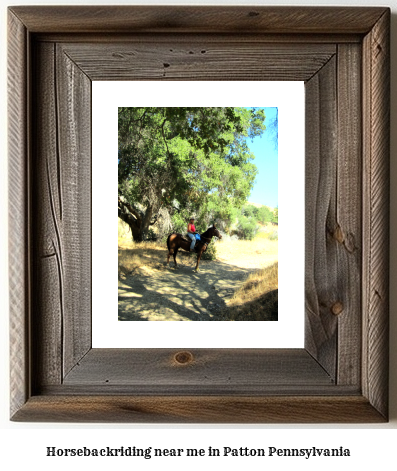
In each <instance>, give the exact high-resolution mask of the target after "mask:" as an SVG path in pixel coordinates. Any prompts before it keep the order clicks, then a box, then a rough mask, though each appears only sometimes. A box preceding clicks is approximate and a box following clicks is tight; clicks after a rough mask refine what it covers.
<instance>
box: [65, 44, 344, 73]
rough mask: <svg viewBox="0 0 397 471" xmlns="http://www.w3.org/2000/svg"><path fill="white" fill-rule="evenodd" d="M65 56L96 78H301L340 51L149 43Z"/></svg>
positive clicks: (78, 49)
mask: <svg viewBox="0 0 397 471" xmlns="http://www.w3.org/2000/svg"><path fill="white" fill-rule="evenodd" d="M63 51H64V54H66V55H67V56H68V57H70V59H71V60H72V61H73V62H75V63H76V65H77V66H78V67H79V68H80V69H81V70H83V71H84V73H85V74H86V75H87V76H88V77H90V79H91V80H225V79H227V80H262V79H263V78H264V77H266V80H301V81H307V80H309V79H310V77H312V76H313V75H314V74H315V73H316V72H317V70H319V69H320V68H321V67H323V65H324V64H325V63H326V62H328V60H329V59H330V57H331V56H332V55H333V54H335V53H336V47H335V45H334V44H331V45H329V44H321V45H318V44H305V45H302V44H272V45H269V44H263V45H262V47H260V48H258V47H257V43H256V42H246V43H244V44H241V43H236V42H234V41H230V40H228V38H222V40H221V41H218V40H215V39H212V40H211V41H208V40H207V41H205V40H202V41H199V42H197V40H196V41H188V40H185V41H184V42H183V43H180V42H175V38H174V37H170V38H168V36H165V37H162V38H161V41H159V42H158V43H155V44H150V42H149V43H148V42H147V41H145V42H142V41H139V40H138V41H137V40H130V42H129V43H128V44H87V45H84V44H67V45H65V46H64V48H63Z"/></svg>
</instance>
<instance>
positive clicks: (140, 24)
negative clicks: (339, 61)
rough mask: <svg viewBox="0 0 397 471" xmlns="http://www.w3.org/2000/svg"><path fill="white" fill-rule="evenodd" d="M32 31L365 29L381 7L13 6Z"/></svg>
mask: <svg viewBox="0 0 397 471" xmlns="http://www.w3.org/2000/svg"><path fill="white" fill-rule="evenodd" d="M12 11H14V12H15V14H16V15H18V17H19V18H21V21H23V23H24V24H25V25H26V26H27V27H28V28H29V30H30V31H32V32H57V33H62V32H67V33H82V32H85V33H89V32H90V33H100V32H108V33H109V32H114V33H118V34H119V33H123V32H127V33H131V31H134V32H137V33H138V32H140V33H143V32H144V33H162V32H167V33H169V32H178V33H211V32H212V33H216V34H220V33H225V32H226V33H233V34H239V33H241V32H250V33H256V32H259V33H261V34H271V33H278V34H281V33H287V34H292V33H302V34H313V33H320V34H327V33H332V34H335V33H341V34H343V33H366V32H368V31H370V30H371V28H372V25H373V24H374V23H375V22H376V21H377V20H378V19H379V18H380V17H381V16H382V14H383V12H384V8H382V7H374V8H368V7H365V8H349V7H326V8H324V7H301V6H299V7H260V6H253V7H232V6H230V7H225V6H212V7H203V6H174V7H169V6H144V7H142V6H141V7H140V6H135V7H128V6H107V7H106V8H104V7H102V6H81V7H70V6H59V7H45V6H41V7H40V6H37V7H29V6H19V7H12Z"/></svg>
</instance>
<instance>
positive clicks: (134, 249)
mask: <svg viewBox="0 0 397 471" xmlns="http://www.w3.org/2000/svg"><path fill="white" fill-rule="evenodd" d="M118 319H119V321H277V320H278V107H119V108H118Z"/></svg>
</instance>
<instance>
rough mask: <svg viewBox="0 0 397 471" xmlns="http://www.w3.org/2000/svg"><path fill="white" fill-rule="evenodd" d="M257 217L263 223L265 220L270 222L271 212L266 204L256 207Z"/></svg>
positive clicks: (271, 218) (271, 219)
mask: <svg viewBox="0 0 397 471" xmlns="http://www.w3.org/2000/svg"><path fill="white" fill-rule="evenodd" d="M257 219H258V221H260V222H261V223H263V224H264V223H265V222H272V221H273V213H272V212H271V211H270V209H269V208H268V207H267V206H261V207H260V208H258V211H257Z"/></svg>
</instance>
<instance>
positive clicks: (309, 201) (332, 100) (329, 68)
mask: <svg viewBox="0 0 397 471" xmlns="http://www.w3.org/2000/svg"><path fill="white" fill-rule="evenodd" d="M336 65H337V62H336V58H335V57H333V58H332V59H331V60H330V61H329V62H328V63H327V64H326V66H324V67H323V68H322V69H321V70H320V71H319V72H318V73H317V74H316V75H315V76H314V77H313V78H312V79H311V80H310V81H309V82H308V83H307V84H306V109H305V114H306V170H305V175H306V177H305V178H306V183H305V194H306V196H305V304H306V309H305V315H306V317H305V324H306V335H305V347H306V348H307V350H308V351H309V352H310V353H311V354H312V355H313V357H314V358H316V359H317V360H318V361H319V362H320V364H321V365H322V366H323V367H324V368H325V370H326V371H327V372H328V373H329V374H330V375H331V377H332V378H334V379H336V358H337V318H336V316H335V315H334V314H333V313H332V307H333V305H334V304H335V302H337V301H338V298H339V297H340V296H339V295H338V288H339V284H338V273H337V267H338V259H337V254H336V253H335V252H336V250H337V247H336V246H337V241H336V240H335V239H333V238H331V237H329V232H330V231H331V230H332V228H333V227H335V219H336V208H335V193H336V187H335V182H336V169H337V140H336V137H337V135H336V118H337V117H336V112H337V99H336V78H337V77H336Z"/></svg>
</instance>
